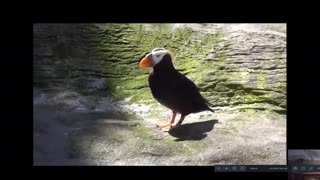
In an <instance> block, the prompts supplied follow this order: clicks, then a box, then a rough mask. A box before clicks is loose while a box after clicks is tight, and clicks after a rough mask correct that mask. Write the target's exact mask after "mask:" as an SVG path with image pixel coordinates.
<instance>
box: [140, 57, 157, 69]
mask: <svg viewBox="0 0 320 180" xmlns="http://www.w3.org/2000/svg"><path fill="white" fill-rule="evenodd" d="M153 65H154V63H153V61H150V60H149V59H148V58H147V57H144V58H143V59H142V60H141V61H140V64H139V66H140V68H148V67H153Z"/></svg>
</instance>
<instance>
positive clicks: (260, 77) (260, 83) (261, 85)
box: [257, 72, 267, 89]
mask: <svg viewBox="0 0 320 180" xmlns="http://www.w3.org/2000/svg"><path fill="white" fill-rule="evenodd" d="M257 78H258V79H257V81H258V85H257V88H258V89H264V88H265V84H266V81H267V75H266V74H264V73H263V72H260V73H259V75H258V76H257Z"/></svg>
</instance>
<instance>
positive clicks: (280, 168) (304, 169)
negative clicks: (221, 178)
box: [214, 165, 320, 173]
mask: <svg viewBox="0 0 320 180" xmlns="http://www.w3.org/2000/svg"><path fill="white" fill-rule="evenodd" d="M214 169H215V172H292V173H310V172H320V165H288V166H287V165H215V166H214Z"/></svg>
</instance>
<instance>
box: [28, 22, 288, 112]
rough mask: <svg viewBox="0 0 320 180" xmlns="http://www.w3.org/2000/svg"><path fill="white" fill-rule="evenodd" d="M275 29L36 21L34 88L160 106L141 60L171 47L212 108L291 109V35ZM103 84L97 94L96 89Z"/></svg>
mask: <svg viewBox="0 0 320 180" xmlns="http://www.w3.org/2000/svg"><path fill="white" fill-rule="evenodd" d="M229 26H230V25H229ZM283 26H284V27H285V25H283ZM226 27H227V26H226ZM270 29H272V28H268V30H263V29H260V30H257V31H243V30H232V29H231V30H230V29H228V28H225V27H224V25H207V24H186V25H177V24H84V25H80V24H49V25H47V24H35V25H34V79H35V81H34V85H35V86H43V87H48V88H50V87H63V88H71V89H74V90H76V91H80V92H87V93H90V92H95V93H97V92H99V93H102V94H103V95H105V96H113V97H114V98H115V99H117V100H126V102H128V103H129V104H132V103H136V104H157V102H156V101H155V100H154V99H153V98H152V95H151V92H150V89H149V86H148V81H147V77H148V73H149V72H148V71H147V70H144V69H140V68H139V61H140V59H141V58H142V57H143V56H144V55H145V54H146V53H148V52H150V51H151V50H152V49H153V48H156V47H164V48H167V49H169V50H170V51H172V52H173V54H174V56H175V59H176V62H175V67H176V69H178V70H179V71H181V72H182V73H183V74H185V75H186V76H187V77H188V78H190V79H191V80H193V81H194V82H195V84H196V85H197V86H198V87H199V90H200V91H201V94H203V96H204V97H206V98H207V99H208V100H209V102H210V103H211V105H212V106H213V107H218V106H219V107H221V106H225V107H232V106H243V105H255V106H254V107H256V108H261V109H264V108H265V107H266V105H268V106H271V107H274V108H273V109H276V110H277V111H278V112H286V107H287V106H286V94H287V93H286V90H287V89H286V36H285V33H283V32H277V31H272V30H270ZM281 31H283V28H281ZM99 82H100V84H102V85H100V86H99V88H95V87H94V88H93V89H94V90H96V91H89V90H90V89H92V87H91V86H92V84H99ZM93 86H94V85H93Z"/></svg>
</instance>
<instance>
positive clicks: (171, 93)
mask: <svg viewBox="0 0 320 180" xmlns="http://www.w3.org/2000/svg"><path fill="white" fill-rule="evenodd" d="M139 66H140V68H150V69H151V70H150V73H149V78H148V81H149V87H150V89H151V93H152V95H153V97H154V98H155V99H156V100H157V101H158V102H159V103H160V104H162V105H163V106H165V107H167V108H169V109H171V110H172V117H171V120H170V121H169V122H168V123H166V124H163V125H160V126H159V127H160V128H161V129H164V128H166V127H168V126H169V127H170V128H169V130H171V129H173V128H176V127H178V126H180V125H181V123H182V121H183V120H184V118H185V117H186V116H187V115H189V114H190V113H198V112H201V111H206V110H208V111H212V112H214V111H213V110H212V109H210V108H209V107H208V106H207V104H206V103H207V101H206V99H204V98H203V97H202V96H201V94H200V93H199V90H198V88H197V87H196V85H195V84H194V83H193V82H192V81H191V80H190V79H188V78H187V77H186V76H184V75H183V74H181V73H180V72H179V71H177V70H176V69H175V67H174V66H173V56H172V53H171V52H170V51H168V50H166V49H164V48H155V49H153V50H152V51H151V52H150V53H148V54H147V55H146V56H145V57H144V58H143V59H142V60H141V61H140V64H139ZM177 113H179V114H181V118H180V120H179V121H178V122H177V123H176V125H173V124H174V120H175V117H176V115H177Z"/></svg>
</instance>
